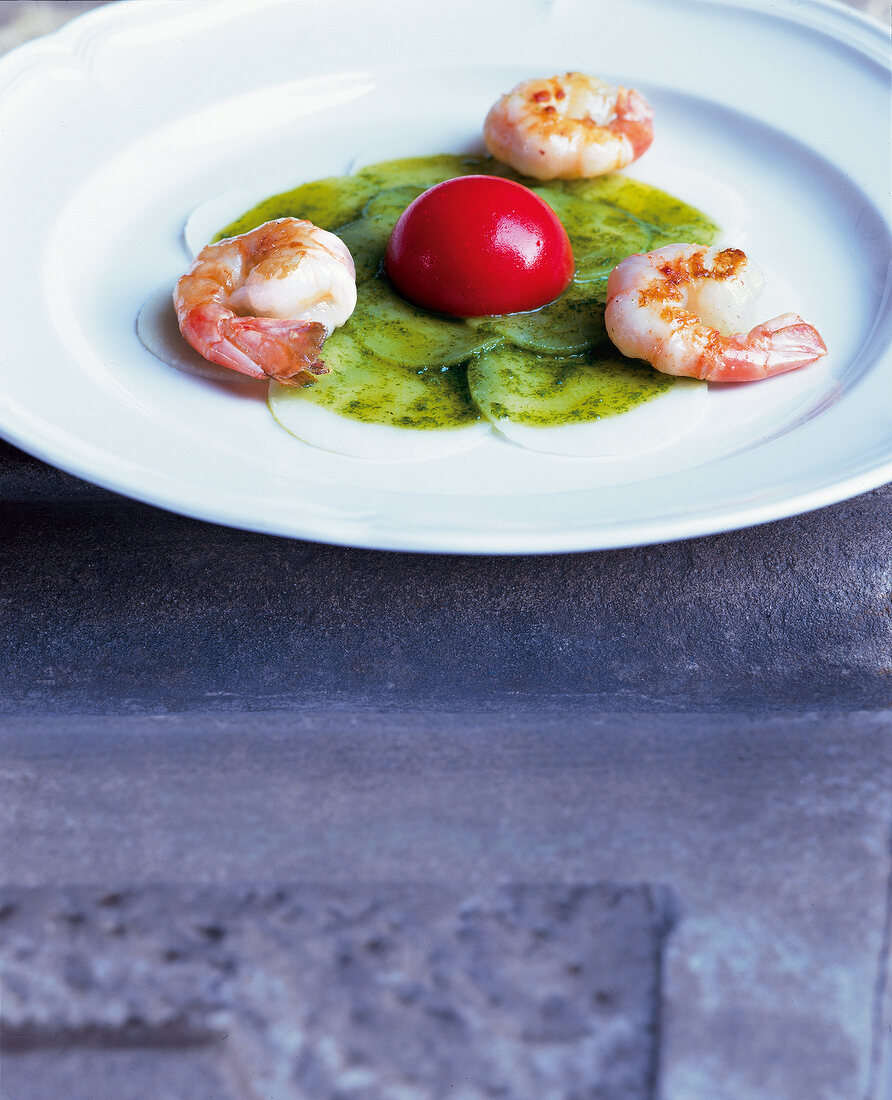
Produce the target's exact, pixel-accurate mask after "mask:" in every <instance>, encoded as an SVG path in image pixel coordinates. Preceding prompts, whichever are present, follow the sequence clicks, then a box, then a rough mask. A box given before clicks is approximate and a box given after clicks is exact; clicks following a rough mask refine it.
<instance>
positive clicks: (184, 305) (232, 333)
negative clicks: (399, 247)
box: [173, 218, 356, 386]
mask: <svg viewBox="0 0 892 1100" xmlns="http://www.w3.org/2000/svg"><path fill="white" fill-rule="evenodd" d="M173 301H174V306H175V308H176V312H177V319H178V321H179V326H180V332H182V334H183V336H184V337H185V338H186V340H187V341H188V342H189V343H190V344H191V345H192V347H193V348H195V350H196V351H198V352H199V353H200V354H201V355H203V356H204V357H205V359H209V360H210V361H211V362H212V363H217V364H218V365H220V366H223V367H231V368H232V369H233V370H236V371H240V372H241V373H242V374H249V375H251V376H252V377H254V378H275V379H276V381H278V382H283V383H285V384H286V385H292V386H300V385H304V384H306V383H307V382H310V381H312V379H313V377H314V375H318V374H325V373H327V371H328V368H327V367H326V366H325V365H324V364H323V363H321V362H320V360H319V352H320V350H321V348H322V344H323V342H324V341H325V340H326V339H327V337H328V336H330V335H331V333H332V331H333V330H334V329H335V328H337V327H338V326H340V325H342V324H344V322H345V321H346V320H347V318H348V317H349V316H350V314H351V313H352V312H353V310H354V308H355V306H356V279H355V271H354V267H353V258H352V256H351V255H350V252H349V250H348V249H347V246H346V245H345V244H344V243H343V242H342V241H341V240H340V239H339V238H338V237H336V236H335V235H334V234H333V233H329V232H327V231H326V230H324V229H319V228H318V227H317V226H315V225H313V224H312V222H308V221H301V220H300V219H298V218H280V219H279V220H278V221H271V222H266V223H265V224H264V225H261V226H259V227H258V228H257V229H252V230H251V231H250V232H249V233H243V234H241V235H240V236H237V237H229V238H227V239H226V240H222V241H218V242H217V243H216V244H209V245H208V246H207V247H206V248H203V249H202V250H201V252H199V254H198V256H197V257H196V258H195V262H194V263H193V265H192V267H191V268H190V269H189V271H188V272H187V273H186V274H185V275H183V277H182V278H181V279H180V280H179V282H178V283H177V286H176V290H175V292H174V296H173Z"/></svg>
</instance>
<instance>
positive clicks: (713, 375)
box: [702, 313, 827, 382]
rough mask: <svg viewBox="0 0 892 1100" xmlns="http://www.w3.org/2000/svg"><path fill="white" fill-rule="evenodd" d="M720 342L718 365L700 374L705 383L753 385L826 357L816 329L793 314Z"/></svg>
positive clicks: (825, 350) (785, 314)
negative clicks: (750, 383)
mask: <svg viewBox="0 0 892 1100" xmlns="http://www.w3.org/2000/svg"><path fill="white" fill-rule="evenodd" d="M723 343H724V348H723V351H722V354H721V357H720V362H718V363H716V364H712V365H710V366H709V367H708V368H707V371H706V373H705V374H703V375H702V377H703V378H704V379H705V380H706V381H707V382H755V381H757V380H758V379H760V378H771V377H772V376H773V375H775V374H784V373H786V372H787V371H791V370H796V369H797V368H799V367H805V366H807V365H808V364H809V363H813V362H814V361H815V360H816V359H820V358H821V357H822V356H824V355H826V354H827V345H826V344H825V343H824V341H823V340H822V339H821V336H820V334H819V333H818V331H817V329H816V328H814V327H813V326H812V325H809V324H807V323H806V322H805V321H803V320H802V318H801V317H799V316H798V315H797V314H795V313H783V314H781V315H780V316H779V317H773V318H772V319H771V320H770V321H764V322H763V323H762V324H761V325H756V327H755V328H754V329H751V330H750V331H749V332H748V333H746V334H745V335H744V334H743V333H738V334H737V335H736V336H730V337H727V338H726V340H724V341H723Z"/></svg>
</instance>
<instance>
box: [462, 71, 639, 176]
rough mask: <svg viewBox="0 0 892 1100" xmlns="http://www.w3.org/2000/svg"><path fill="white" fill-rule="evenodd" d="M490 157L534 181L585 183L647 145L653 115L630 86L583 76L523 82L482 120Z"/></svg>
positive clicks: (620, 164)
mask: <svg viewBox="0 0 892 1100" xmlns="http://www.w3.org/2000/svg"><path fill="white" fill-rule="evenodd" d="M483 140H484V141H485V142H486V147H487V148H488V149H489V151H490V153H492V155H493V156H494V157H496V158H497V159H498V160H501V161H504V162H505V163H506V164H510V165H511V167H512V168H516V169H517V171H518V172H522V173H523V174H524V175H526V176H533V177H535V178H536V179H540V180H552V179H565V180H572V179H587V178H589V177H591V176H601V175H603V174H604V173H605V172H615V171H616V170H617V169H618V168H625V166H626V165H627V164H631V163H632V161H633V160H637V159H638V157H640V156H641V154H642V153H644V152H645V151H646V150H647V149H649V148H650V144H651V142H652V141H653V111H652V110H651V109H650V106H649V105H648V103H647V101H646V100H645V99H644V97H643V96H641V95H639V93H638V92H636V91H635V89H634V88H614V87H612V86H611V85H610V84H607V83H606V82H605V81H603V80H598V78H597V77H594V76H586V75H585V74H584V73H566V74H565V75H564V76H552V77H548V78H547V79H545V80H528V81H526V82H525V83H523V84H518V85H517V87H516V88H514V89H513V91H511V92H509V93H508V94H507V95H503V96H502V98H501V99H500V100H499V101H498V103H496V104H495V106H493V107H492V108H491V110H490V112H489V114H488V115H487V116H486V121H485V122H484V124H483Z"/></svg>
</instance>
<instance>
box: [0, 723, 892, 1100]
mask: <svg viewBox="0 0 892 1100" xmlns="http://www.w3.org/2000/svg"><path fill="white" fill-rule="evenodd" d="M0 758H2V759H3V761H4V768H3V780H4V783H3V786H2V788H0V813H2V817H0V825H2V830H0V851H3V852H4V853H5V854H4V857H3V862H4V865H5V866H4V874H3V878H4V879H5V880H6V881H8V882H17V883H20V884H22V885H34V886H40V885H41V884H43V883H64V882H81V883H94V884H96V885H97V888H100V889H104V890H109V889H112V888H115V886H116V884H117V888H120V887H122V886H124V887H126V886H128V885H129V886H130V887H131V888H138V887H140V886H141V885H144V886H145V885H150V884H152V883H153V882H157V881H159V879H167V880H175V881H176V882H177V883H178V884H180V886H181V887H182V888H183V889H186V888H187V887H189V886H191V885H193V884H194V883H196V882H203V883H207V884H217V885H218V886H220V887H224V886H226V885H227V884H234V883H245V882H258V881H259V882H267V883H270V884H275V883H289V882H324V883H329V884H333V883H341V884H343V885H345V886H348V887H349V886H350V884H353V883H356V882H362V883H365V884H367V885H368V886H369V887H370V888H371V887H372V886H373V885H374V884H376V883H380V884H385V885H386V884H388V883H392V882H394V881H400V882H407V881H408V882H417V883H430V884H441V885H442V884H451V885H452V887H453V888H454V889H455V890H457V891H460V892H465V891H474V890H477V889H486V888H489V886H490V885H491V884H493V883H510V882H528V883H554V882H556V881H560V882H563V883H566V884H573V883H586V882H588V883H592V882H614V883H628V884H635V883H651V884H654V886H656V887H659V888H660V889H663V890H665V891H667V892H668V894H669V895H670V896H671V897H672V898H674V899H675V903H676V907H677V922H676V925H675V928H674V930H673V931H672V933H671V935H670V938H669V940H668V944H667V947H666V952H665V964H664V981H663V989H662V1010H661V1020H660V1038H661V1054H660V1066H661V1091H660V1093H659V1094H658V1095H659V1096H660V1097H661V1098H662V1100H766V1098H768V1097H770V1098H771V1100H879V1098H880V1096H881V1093H880V1092H879V1088H880V1081H881V1074H882V1072H883V1058H884V1057H885V1048H884V1042H885V1035H886V1030H887V1028H888V1021H889V1017H888V1016H887V1015H886V1014H885V1013H886V1010H885V1007H884V1004H883V998H884V988H885V981H886V967H887V963H888V945H889V939H888V893H889V862H890V861H889V823H890V821H892V804H890V802H892V794H890V792H892V715H890V714H888V713H887V714H884V715H870V714H849V715H837V716H828V715H815V714H812V715H806V716H800V717H797V718H789V717H772V718H754V719H742V718H739V717H729V716H719V715H612V716H611V715H599V716H589V717H581V716H579V717H576V718H575V719H572V720H570V719H568V718H567V717H566V716H555V715H551V716H546V715H492V714H484V715H473V716H472V715H464V716H456V715H450V714H439V715H430V714H428V715H422V714H419V715H414V716H413V715H370V714H368V713H365V714H354V715H346V714H344V715H337V714H331V713H324V714H316V715H311V714H303V715H293V714H254V715H238V716H235V715H230V716H225V715H217V716H211V717H207V716H205V717H201V716H195V715H191V716H190V715H180V716H169V717H132V716H131V717H114V716H110V717H103V718H100V717H86V716H83V717H80V718H73V717H57V718H52V719H48V718H46V717H43V718H16V719H7V720H6V721H5V722H4V723H3V728H2V740H0ZM224 915H225V914H224ZM509 1095H510V1094H509ZM526 1095H527V1094H525V1093H523V1092H521V1093H520V1094H519V1100H525V1096H526ZM595 1095H597V1093H596V1094H595ZM28 1100H30V1098H28Z"/></svg>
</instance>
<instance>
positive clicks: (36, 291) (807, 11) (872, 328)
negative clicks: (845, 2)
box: [0, 0, 892, 553]
mask: <svg viewBox="0 0 892 1100" xmlns="http://www.w3.org/2000/svg"><path fill="white" fill-rule="evenodd" d="M887 54H888V51H887V46H886V40H885V33H884V31H883V29H882V28H881V27H880V26H879V25H878V24H875V23H873V22H872V21H869V20H868V19H866V18H863V17H859V16H858V15H856V14H854V13H853V12H851V11H850V10H848V9H845V8H842V7H839V6H837V5H835V4H830V3H827V2H821V0H789V2H787V3H781V2H778V0H749V2H747V3H746V4H738V3H730V2H727V3H726V2H718V0H714V2H708V3H707V2H702V0H623V2H622V3H616V2H614V0H600V2H599V0H553V2H551V3H544V2H541V3H533V2H531V0H487V2H486V3H480V2H479V0H448V2H447V0H441V2H420V0H419V2H417V3H416V2H411V0H367V2H363V0H328V2H327V3H319V2H318V0H313V2H312V3H304V2H295V0H252V2H251V3H247V2H244V0H217V2H215V3H206V2H197V3H193V2H187V0H171V2H167V0H160V2H158V0H156V2H154V3H144V2H133V3H129V2H128V3H121V4H116V5H112V6H110V7H108V8H103V9H99V10H97V11H95V12H92V13H90V14H89V15H87V16H85V17H83V18H80V19H77V20H75V21H74V22H73V23H72V24H70V25H69V26H67V27H66V28H64V29H63V30H62V31H61V32H59V33H57V34H54V35H52V36H50V37H48V38H45V39H41V40H38V41H37V42H35V43H32V44H29V45H28V46H25V47H23V48H21V49H19V50H17V51H14V52H13V53H12V54H10V55H8V56H7V57H6V58H5V59H4V60H3V61H2V63H0V163H2V165H3V171H2V173H0V210H2V211H3V223H4V229H3V246H4V256H5V260H4V267H5V278H4V291H3V295H2V299H0V317H2V322H3V340H2V348H3V351H2V364H3V366H2V370H3V387H2V390H3V392H2V398H0V433H2V434H3V435H4V436H5V437H6V438H7V439H9V440H10V441H11V442H13V443H15V444H17V445H18V446H20V447H22V448H24V449H25V450H27V451H29V452H31V453H32V454H34V455H37V456H38V457H40V458H42V459H44V460H46V461H48V462H51V463H53V464H55V465H57V466H60V467H62V468H63V469H66V470H69V471H71V472H72V473H75V474H77V475H79V476H81V477H84V478H87V479H89V480H91V481H94V482H96V483H98V484H100V485H104V486H107V487H109V488H111V489H115V490H117V491H119V492H122V493H125V494H128V495H130V496H132V497H135V498H137V499H140V500H144V501H148V502H150V503H152V504H157V505H160V506H162V507H164V508H168V509H171V510H173V511H177V512H182V513H185V514H187V515H191V516H195V517H199V518H202V519H207V520H212V521H215V522H218V523H225V524H230V525H233V526H238V527H245V528H249V529H253V530H259V531H267V532H271V533H275V534H281V535H290V536H298V537H301V538H308V539H318V540H322V541H326V542H334V543H343V544H346V545H353V546H366V547H376V548H384V549H400V550H430V551H469V552H486V553H494V552H497V553H502V552H504V553H508V552H511V553H514V552H518V553H534V552H545V551H564V550H586V549H598V548H603V547H618V546H630V545H638V544H643V543H650V542H657V541H662V540H667V539H677V538H683V537H686V536H691V535H700V534H706V533H712V532H717V531H722V530H727V529H730V528H734V527H740V526H744V525H747V524H752V523H758V522H762V521H765V520H770V519H775V518H778V517H782V516H788V515H792V514H794V513H797V512H801V511H804V510H807V509H810V508H816V507H819V506H821V505H824V504H828V503H831V502H833V501H837V500H841V499H843V498H845V497H847V496H850V495H853V494H855V493H858V492H862V491H864V490H866V489H870V488H873V487H875V486H877V485H879V484H882V483H883V482H885V481H888V480H890V479H892V415H890V413H892V408H890V405H892V352H890V341H892V317H890V308H889V300H888V289H889V256H890V247H889V239H890V234H889V222H888V215H887V213H886V209H887V203H888V195H889V156H888V153H889V149H888V133H889V127H888V121H889V120H888V104H889V61H888V56H887ZM567 69H582V70H585V71H589V72H593V73H596V74H598V75H601V76H604V77H606V78H608V79H611V80H614V81H617V82H619V81H624V82H627V83H632V84H634V85H636V86H637V87H639V88H640V89H641V90H642V91H643V92H644V93H645V94H646V95H647V97H648V98H649V99H650V100H651V102H652V104H653V106H654V108H655V110H656V119H657V122H656V126H657V131H656V132H657V138H656V140H655V142H654V145H653V147H652V149H651V150H650V152H648V153H647V154H646V156H645V157H644V158H643V159H642V160H641V161H639V162H638V163H637V164H636V165H635V166H634V168H633V171H631V172H630V174H633V175H635V176H638V177H639V178H642V179H645V180H647V181H648V182H652V183H655V184H658V185H660V186H663V187H665V188H667V189H669V190H671V191H674V192H675V193H677V194H678V195H679V196H681V197H682V198H684V199H686V200H688V201H689V202H692V203H694V204H695V205H698V206H701V207H702V208H703V209H705V210H706V211H708V212H709V213H711V214H713V216H715V217H716V218H717V219H718V220H719V221H720V222H721V223H722V225H723V226H724V229H725V239H726V240H728V241H729V243H730V242H731V241H733V242H734V243H737V244H740V245H741V246H742V247H744V248H745V249H747V250H748V251H749V252H750V253H751V255H752V256H753V258H754V259H755V260H756V262H757V263H759V264H760V265H761V266H762V267H763V268H765V270H766V272H767V274H768V288H767V290H766V293H765V295H764V298H763V311H764V313H765V315H766V316H769V315H771V314H773V313H777V312H782V311H785V310H792V311H795V312H798V313H801V314H802V316H804V317H805V318H806V319H807V320H809V321H811V322H812V323H814V324H816V325H817V326H818V328H819V329H820V330H821V332H822V334H823V335H824V338H825V340H826V342H827V344H828V347H829V348H830V354H829V355H828V357H827V358H826V359H825V360H823V361H822V362H821V363H820V364H818V365H816V366H815V367H812V368H807V369H806V370H803V371H801V372H796V373H794V374H790V375H786V376H783V377H781V378H777V379H773V380H771V381H769V382H766V383H760V384H758V385H753V386H748V387H742V388H739V389H733V390H732V389H730V388H717V389H716V390H715V391H714V392H713V393H712V394H711V395H710V405H711V409H710V412H709V418H708V420H707V421H706V422H705V424H704V425H703V426H702V427H701V428H699V429H698V430H697V431H696V432H695V433H694V434H693V435H691V436H689V437H688V438H687V439H686V440H682V441H681V442H679V443H677V444H674V445H672V446H670V447H667V448H664V449H662V450H659V451H655V452H652V453H651V454H648V455H643V456H637V457H635V458H633V459H624V460H622V461H615V460H587V459H567V458H559V457H552V456H548V455H544V454H535V453H533V452H529V451H524V450H521V449H520V448H517V447H514V446H512V445H510V444H508V443H505V442H503V441H501V440H499V439H498V438H496V437H493V438H492V439H488V440H487V441H486V442H485V443H483V444H481V445H480V446H478V447H476V448H473V449H472V450H469V451H467V452H465V453H462V454H458V455H455V456H452V457H450V458H445V459H438V460H433V461H426V462H421V463H376V462H363V461H360V460H356V459H350V458H346V457H343V456H338V455H333V454H329V453H327V452H324V451H320V450H315V449H313V448H311V447H307V446H305V445H303V444H301V443H299V442H298V441H297V440H295V439H293V438H292V437H291V436H289V435H288V434H287V433H285V432H284V431H283V430H282V429H281V428H280V427H278V425H277V424H276V423H275V421H274V420H273V419H272V417H271V416H270V415H269V413H268V411H267V409H266V406H265V403H264V397H263V387H261V386H253V385H245V384H243V383H242V382H240V381H239V380H237V379H234V380H233V381H232V382H231V383H225V384H223V383H219V382H215V381H213V380H210V379H207V378H199V377H195V376H192V375H189V374H185V373H182V372H180V371H177V370H174V369H172V368H170V367H167V366H166V365H164V364H163V363H161V362H159V361H158V360H157V359H155V358H154V357H153V356H152V355H151V354H150V353H149V352H148V351H146V350H145V349H144V348H143V347H142V346H141V345H140V343H139V341H138V339H137V337H136V333H135V320H136V316H137V313H138V312H139V309H140V306H141V305H142V303H143V302H144V301H145V300H146V299H147V298H148V297H149V296H150V295H151V294H152V293H153V292H154V291H156V290H157V288H158V287H160V286H170V285H171V284H172V283H173V281H174V280H175V278H176V276H177V275H178V274H179V273H180V272H181V271H182V270H183V268H184V264H185V259H186V253H185V248H184V243H183V237H182V231H183V226H184V223H185V222H186V219H187V217H188V216H189V215H190V213H191V212H192V211H193V210H195V209H196V208H197V207H199V206H201V204H202V203H204V202H206V201H208V200H211V199H215V200H217V201H218V202H219V203H221V204H222V205H221V207H220V209H221V210H222V209H223V207H225V206H226V204H227V203H234V204H235V205H234V206H233V207H232V212H233V213H235V212H237V211H238V210H240V209H242V208H243V207H244V206H246V205H247V204H248V203H249V202H251V201H253V200H254V199H256V198H260V197H262V196H264V195H266V194H269V193H271V192H273V191H275V190H277V189H281V188H283V187H289V186H293V185H295V184H297V183H299V182H301V181H303V180H306V179H313V178H316V177H319V176H324V175H328V174H332V173H341V172H344V171H346V170H347V169H348V168H349V167H350V165H351V164H352V163H354V161H355V160H356V158H359V159H361V160H363V161H366V162H367V161H370V160H375V159H383V158H385V157H390V156H400V155H411V154H417V153H430V152H436V151H452V150H463V149H467V148H469V147H473V146H474V145H475V143H477V142H478V141H479V132H480V126H481V123H482V119H483V116H484V114H485V112H486V110H487V108H488V107H489V105H490V103H491V102H492V101H493V100H494V99H495V98H496V97H497V96H498V94H500V93H501V92H502V91H504V90H507V88H508V87H510V86H511V85H512V84H513V83H515V82H516V81H517V80H518V79H522V78H524V77H527V76H533V75H546V74H550V73H553V72H560V71H564V70H567ZM233 193H235V194H234V195H233ZM220 196H222V198H220Z"/></svg>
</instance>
